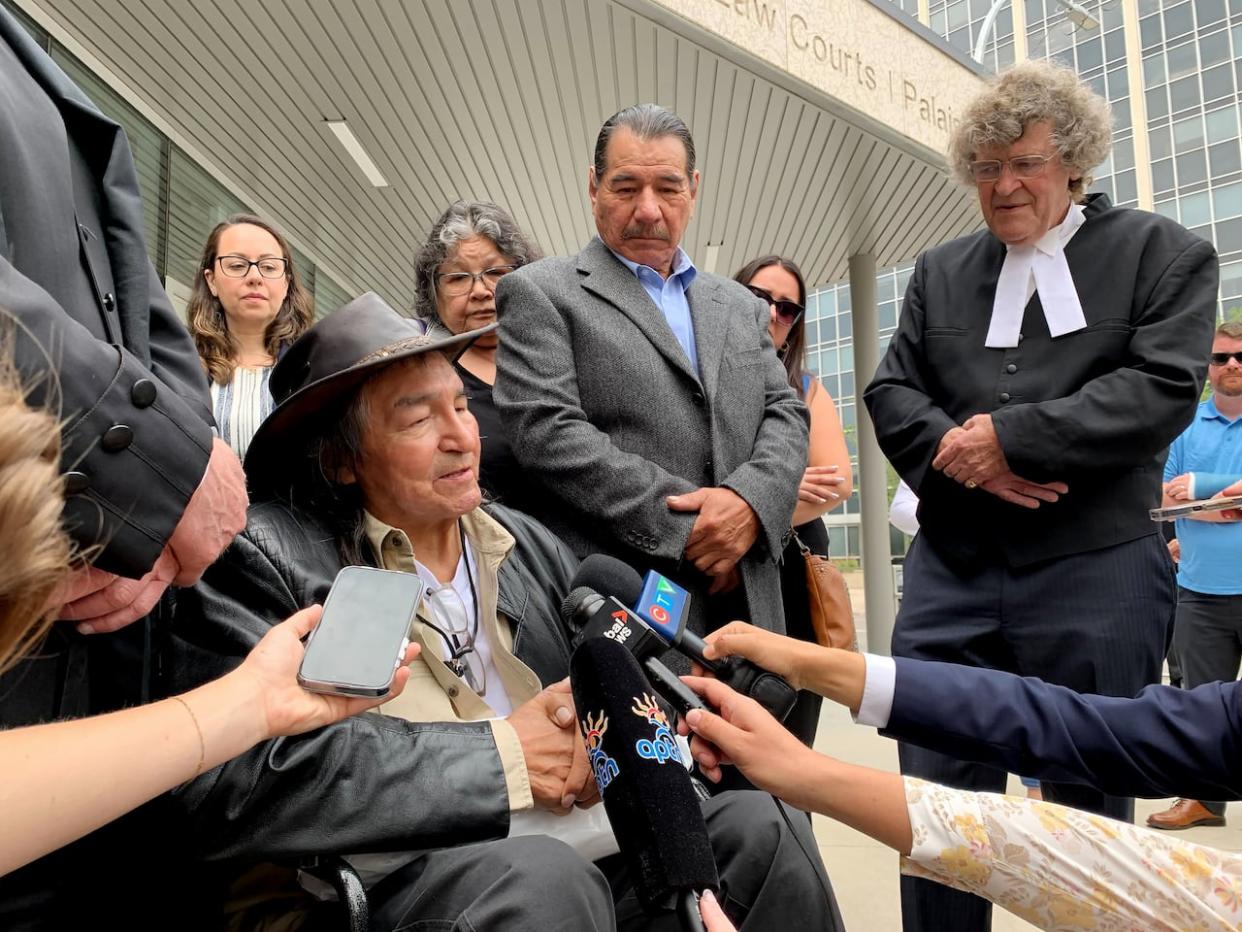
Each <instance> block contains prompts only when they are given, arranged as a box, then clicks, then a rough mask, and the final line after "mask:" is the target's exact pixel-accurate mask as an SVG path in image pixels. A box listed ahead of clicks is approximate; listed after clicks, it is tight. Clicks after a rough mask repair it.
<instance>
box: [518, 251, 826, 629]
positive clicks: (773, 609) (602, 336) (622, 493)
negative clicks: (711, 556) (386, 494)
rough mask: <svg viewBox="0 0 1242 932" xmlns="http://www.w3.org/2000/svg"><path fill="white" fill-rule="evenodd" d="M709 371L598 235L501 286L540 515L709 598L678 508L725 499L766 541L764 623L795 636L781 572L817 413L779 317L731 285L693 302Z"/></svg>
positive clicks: (521, 452)
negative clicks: (750, 513) (771, 325)
mask: <svg viewBox="0 0 1242 932" xmlns="http://www.w3.org/2000/svg"><path fill="white" fill-rule="evenodd" d="M688 297H689V303H690V313H691V317H692V320H693V323H694V334H695V345H696V349H697V353H698V358H699V369H700V372H697V373H696V372H695V371H694V370H693V368H692V367H691V365H690V362H689V360H688V359H687V357H686V354H685V352H684V351H683V350H682V348H681V346H680V344H679V343H678V342H677V339H676V338H675V337H674V336H673V332H672V330H671V328H670V327H669V326H668V322H667V321H666V320H665V318H664V315H663V314H662V313H661V311H660V309H659V308H657V307H656V306H655V304H654V303H653V302H652V301H651V299H650V298H649V297H648V296H647V293H646V291H644V290H643V287H642V285H641V284H640V283H639V281H638V279H637V278H636V277H635V276H634V274H633V273H632V272H630V270H629V269H627V268H626V267H625V266H624V265H623V264H622V263H621V262H619V261H618V260H617V258H616V257H615V256H614V255H613V254H612V252H611V251H610V250H609V249H608V248H607V247H606V246H605V245H604V244H603V242H602V241H601V240H600V239H599V238H598V237H597V238H595V239H593V240H592V241H591V242H590V243H589V244H588V245H587V247H586V248H585V249H584V250H583V251H582V252H581V253H580V254H579V255H578V256H576V257H572V258H550V259H543V260H541V261H539V262H535V263H532V264H531V265H528V266H525V267H524V268H521V269H518V270H517V271H516V272H513V273H512V274H510V275H507V276H505V278H504V279H503V280H502V281H501V283H500V286H499V288H498V289H497V294H496V298H497V303H498V308H499V317H500V334H501V337H500V350H499V353H498V355H497V370H498V371H497V378H496V387H495V393H494V397H495V400H496V403H497V405H498V406H499V408H500V411H501V414H502V415H503V417H504V418H505V420H506V423H507V424H508V427H509V433H510V438H511V442H512V444H513V450H514V453H515V455H516V456H517V458H518V460H519V461H520V462H521V463H522V465H523V466H524V468H525V469H526V470H527V471H528V472H529V474H530V476H531V479H532V480H533V481H534V482H537V483H538V484H539V485H541V486H542V490H543V494H542V495H539V496H535V499H534V500H535V501H536V502H541V503H542V505H536V507H537V509H538V510H537V513H536V517H538V518H539V519H540V520H542V521H543V522H544V523H546V524H547V525H548V526H549V527H550V528H552V529H553V530H554V531H555V532H556V533H557V534H559V535H560V536H561V537H562V539H563V540H564V541H565V542H566V543H567V544H568V545H569V546H570V548H571V549H573V550H574V551H575V552H576V553H577V554H578V555H579V556H580V557H581V556H585V555H586V554H588V553H596V552H602V553H609V554H612V555H613V556H616V557H618V558H619V559H622V560H625V561H626V562H627V563H630V564H631V565H633V566H634V567H635V568H636V569H638V570H639V571H640V572H641V571H645V570H646V569H649V568H651V569H657V570H659V571H660V572H662V573H664V574H665V575H668V576H669V577H670V578H673V579H675V580H677V581H678V582H679V583H680V584H681V585H683V586H686V588H688V589H690V590H691V591H692V592H695V593H697V594H698V595H699V597H698V598H696V599H693V600H692V605H696V606H697V607H696V608H694V609H693V610H692V616H691V624H692V626H693V627H694V628H695V629H696V630H699V631H700V632H701V631H703V630H710V628H712V627H715V626H716V625H718V624H721V623H723V622H724V621H726V620H728V619H725V618H712V619H708V618H706V617H705V614H704V610H703V606H704V602H705V599H704V598H703V593H705V592H706V588H707V584H708V580H707V578H706V577H704V576H702V575H701V574H699V573H698V572H697V571H696V570H695V569H694V567H693V565H692V564H691V563H690V562H689V561H688V560H687V561H684V563H683V561H682V554H683V553H684V551H685V547H686V540H687V538H688V537H689V535H690V529H691V527H692V526H693V524H694V517H695V516H694V515H693V514H680V513H676V512H673V511H670V510H669V508H668V506H667V504H665V501H664V499H665V496H667V495H675V494H680V493H684V492H689V491H692V490H694V489H696V488H699V487H701V486H725V487H727V488H730V489H732V490H733V491H735V492H737V494H738V495H740V496H741V497H742V498H744V499H745V500H746V501H747V502H748V503H749V504H750V506H751V507H752V508H753V509H754V510H755V513H756V514H757V515H758V516H759V521H760V524H761V526H762V530H761V533H760V536H759V538H758V540H757V541H756V542H755V545H754V546H753V547H752V548H751V550H750V552H749V553H748V554H747V555H746V556H745V557H744V558H743V560H742V561H741V564H740V568H741V572H742V579H743V584H744V587H745V596H746V603H747V607H748V609H749V614H750V619H751V620H752V621H753V622H754V623H755V624H758V625H762V626H763V627H765V628H769V629H772V630H775V631H783V630H784V617H783V614H782V610H781V598H780V579H779V575H778V568H777V566H776V561H777V560H778V559H779V557H780V554H781V552H782V549H783V541H784V540H785V537H786V534H787V531H788V529H789V524H790V518H791V516H792V514H793V509H794V505H795V503H796V500H797V492H798V484H799V482H800V480H801V477H802V473H803V470H804V469H805V468H806V461H807V459H806V457H807V420H808V418H807V412H806V408H805V406H804V405H803V404H802V402H801V401H799V400H798V398H797V396H796V394H795V393H794V392H793V390H792V389H790V387H789V384H788V381H787V378H786V375H785V369H784V367H783V366H782V365H781V363H780V361H779V360H778V359H777V357H776V353H775V351H774V350H773V348H772V343H771V340H770V339H769V338H768V333H767V322H768V309H767V307H766V306H764V304H763V302H762V301H760V300H759V299H758V298H756V297H754V296H753V295H751V294H750V293H749V292H748V291H746V289H745V288H743V287H742V286H741V285H738V284H737V283H735V282H732V281H730V280H728V279H724V278H720V277H718V276H715V275H708V274H704V273H700V274H699V275H698V276H697V277H696V278H695V280H694V282H693V284H692V285H691V286H690V288H689V291H688Z"/></svg>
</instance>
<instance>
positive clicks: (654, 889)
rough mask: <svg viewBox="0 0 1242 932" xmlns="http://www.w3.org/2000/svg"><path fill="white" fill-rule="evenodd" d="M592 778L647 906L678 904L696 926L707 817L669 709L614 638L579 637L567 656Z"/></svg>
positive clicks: (711, 866)
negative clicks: (664, 706) (572, 650)
mask: <svg viewBox="0 0 1242 932" xmlns="http://www.w3.org/2000/svg"><path fill="white" fill-rule="evenodd" d="M569 682H570V685H571V686H572V688H573V693H574V706H575V708H576V709H577V711H578V725H579V728H580V730H581V732H582V737H583V741H584V742H585V743H586V749H587V757H588V759H589V760H590V762H591V768H592V770H593V771H594V773H595V784H596V786H598V787H599V791H600V795H601V796H602V797H603V801H604V810H605V811H606V812H607V814H608V821H609V823H610V824H611V825H612V829H613V832H614V833H615V834H616V836H617V844H618V846H619V847H620V849H621V854H622V856H623V857H624V858H625V859H626V863H627V865H628V867H629V869H630V875H631V876H632V878H633V880H634V890H635V893H636V894H637V896H638V901H639V903H640V904H641V905H642V907H643V909H644V910H646V911H647V912H648V913H652V912H655V911H657V910H660V909H669V908H676V909H677V910H678V913H679V915H680V916H681V920H682V924H683V927H685V928H688V929H701V928H702V924H701V920H700V919H699V914H698V902H697V900H698V894H700V893H702V892H703V891H704V890H707V889H711V890H716V889H718V888H719V886H720V881H719V877H718V875H717V872H716V861H715V858H714V856H713V855H712V848H711V842H710V840H709V839H708V835H707V826H706V824H705V823H704V821H703V814H702V811H701V809H700V808H699V801H698V797H697V795H696V794H695V792H694V787H693V786H692V785H691V782H690V774H689V773H688V772H687V771H686V768H685V766H684V764H683V762H682V759H681V753H680V750H679V749H678V746H677V742H676V739H675V737H674V735H673V731H672V728H671V726H670V724H669V721H668V718H667V716H666V715H665V714H664V711H663V710H662V709H661V707H660V705H659V703H658V702H657V701H656V700H655V697H654V696H653V695H652V689H651V686H650V684H648V682H647V680H646V678H645V677H644V676H643V672H642V670H641V669H640V668H639V666H638V662H637V661H636V660H635V659H634V657H633V656H632V655H631V654H630V652H629V651H628V650H627V649H626V648H625V647H624V646H622V645H621V644H618V643H617V642H616V641H615V640H612V639H610V638H605V637H591V638H587V639H586V640H584V641H583V642H582V643H581V644H580V645H578V647H577V649H576V650H575V651H574V653H573V657H572V658H571V659H570V662H569Z"/></svg>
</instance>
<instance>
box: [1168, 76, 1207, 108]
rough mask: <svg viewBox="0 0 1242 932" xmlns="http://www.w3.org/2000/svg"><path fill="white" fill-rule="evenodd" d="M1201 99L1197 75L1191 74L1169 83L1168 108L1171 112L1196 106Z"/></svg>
mask: <svg viewBox="0 0 1242 932" xmlns="http://www.w3.org/2000/svg"><path fill="white" fill-rule="evenodd" d="M1201 100H1202V98H1201V97H1200V96H1199V78H1198V76H1197V75H1193V74H1192V75H1191V76H1190V77H1188V78H1182V79H1181V80H1178V81H1174V82H1173V83H1172V84H1170V85H1169V109H1170V110H1171V111H1172V112H1173V113H1177V112H1179V111H1181V110H1186V109H1189V108H1190V107H1197V106H1198V105H1199V103H1200V101H1201Z"/></svg>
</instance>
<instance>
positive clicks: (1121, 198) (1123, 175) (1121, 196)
mask: <svg viewBox="0 0 1242 932" xmlns="http://www.w3.org/2000/svg"><path fill="white" fill-rule="evenodd" d="M1113 189H1114V191H1115V192H1116V196H1115V197H1114V198H1113V202H1114V203H1116V204H1128V203H1130V202H1131V201H1133V200H1137V199H1138V181H1137V179H1136V178H1135V176H1134V170H1133V169H1131V170H1130V171H1126V172H1118V173H1117V174H1116V175H1114V176H1113Z"/></svg>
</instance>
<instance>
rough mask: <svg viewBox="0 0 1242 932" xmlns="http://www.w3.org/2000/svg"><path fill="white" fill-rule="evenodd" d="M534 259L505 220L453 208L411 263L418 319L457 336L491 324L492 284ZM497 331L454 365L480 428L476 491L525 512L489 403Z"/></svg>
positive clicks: (477, 205)
mask: <svg viewBox="0 0 1242 932" xmlns="http://www.w3.org/2000/svg"><path fill="white" fill-rule="evenodd" d="M538 258H540V252H539V247H538V246H536V245H535V243H534V242H533V241H532V240H531V239H530V238H529V237H528V236H527V235H526V234H525V233H523V232H522V231H521V230H520V229H519V228H518V225H517V223H516V222H515V221H514V219H513V218H512V217H511V216H509V213H508V212H507V211H506V210H505V209H504V208H503V207H500V206H498V205H496V204H491V203H488V202H486V201H457V202H456V203H455V204H451V205H449V207H448V209H447V210H445V211H444V213H443V214H441V215H440V218H439V219H438V220H437V221H436V222H435V223H434V224H433V225H432V227H431V230H430V231H429V232H428V234H427V241H426V243H424V245H423V247H422V249H420V250H419V251H418V255H417V257H416V258H415V260H414V276H415V288H416V290H417V302H418V303H417V311H418V315H419V316H420V317H422V318H423V319H424V320H426V321H428V322H429V323H430V324H431V325H432V327H433V330H436V329H438V330H440V331H442V332H444V331H447V332H448V333H464V332H466V331H467V330H475V329H477V328H479V327H485V326H487V325H488V324H490V323H492V322H493V321H494V320H495V319H496V284H497V282H499V281H500V279H501V278H502V277H503V276H504V275H506V274H508V273H509V272H512V271H513V270H514V269H516V268H520V267H521V266H523V265H526V264H527V263H529V262H534V261H535V260H536V259H538ZM499 345H500V334H499V332H498V331H497V332H493V333H490V334H488V335H486V336H484V337H480V338H479V339H478V340H476V341H475V342H474V343H473V344H472V345H471V346H470V348H469V349H468V350H466V351H465V352H464V353H463V354H462V355H461V358H460V359H458V360H457V362H456V363H454V367H455V368H456V369H457V374H458V375H460V376H461V380H462V382H464V383H465V386H466V394H467V395H468V397H469V399H470V402H469V404H470V413H471V414H473V415H474V417H475V420H477V421H478V422H479V435H480V437H481V439H482V442H483V452H482V456H481V458H480V461H479V485H480V487H482V489H483V491H484V492H485V493H486V494H487V495H488V497H489V498H491V499H493V500H495V501H498V502H500V503H501V504H504V505H508V506H509V507H511V508H516V509H518V510H519V511H527V510H529V509H527V508H526V507H525V506H524V502H525V501H526V500H527V497H528V496H529V495H531V494H532V492H531V489H530V486H529V483H528V481H527V480H526V478H525V475H524V473H523V470H522V467H521V466H520V465H518V461H517V459H515V458H514V456H513V449H512V447H511V446H510V444H509V437H508V432H507V430H506V427H505V424H504V422H503V421H502V420H501V418H500V414H499V412H498V411H497V410H496V404H495V402H493V401H492V386H493V385H494V384H495V382H496V348H497V347H498V346H499Z"/></svg>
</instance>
